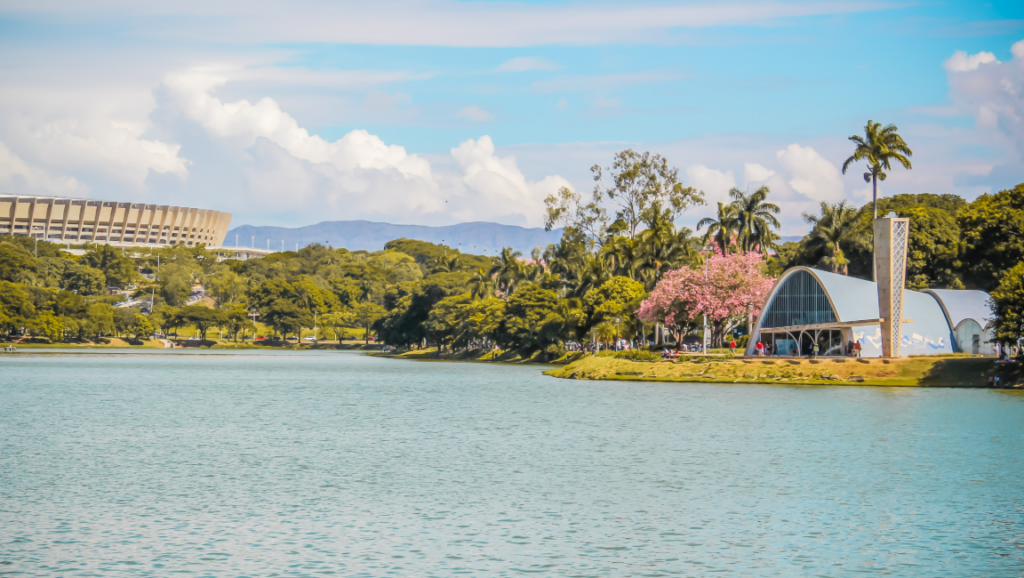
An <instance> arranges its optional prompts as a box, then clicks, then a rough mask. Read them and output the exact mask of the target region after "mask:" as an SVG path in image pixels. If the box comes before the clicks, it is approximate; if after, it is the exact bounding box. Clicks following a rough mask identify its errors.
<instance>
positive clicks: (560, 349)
mask: <svg viewBox="0 0 1024 578" xmlns="http://www.w3.org/2000/svg"><path fill="white" fill-rule="evenodd" d="M565 353H566V351H565V346H564V345H562V344H561V343H552V344H551V345H549V346H547V347H545V348H544V356H545V358H546V359H548V360H552V359H558V358H559V357H562V356H563V355H565Z"/></svg>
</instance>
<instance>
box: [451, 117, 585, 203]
mask: <svg viewBox="0 0 1024 578" xmlns="http://www.w3.org/2000/svg"><path fill="white" fill-rule="evenodd" d="M451 154H452V158H453V159H454V160H455V163H456V164H457V165H458V166H459V168H460V169H461V170H462V174H463V177H462V182H463V183H464V184H465V185H466V187H467V189H468V190H467V191H465V192H462V193H461V194H460V196H461V197H462V201H460V202H463V203H467V204H468V206H469V207H486V206H492V207H503V208H504V210H506V211H510V212H515V213H517V214H520V215H522V217H523V222H524V223H537V222H539V220H540V216H541V215H542V214H543V210H544V198H545V197H546V196H547V195H549V194H551V193H553V192H555V191H557V190H558V189H559V188H561V187H569V188H572V185H570V183H569V181H567V180H565V179H563V178H562V177H560V176H557V175H555V176H548V177H545V178H544V179H542V180H540V181H536V182H532V181H529V180H527V179H526V177H525V176H524V175H523V173H522V171H520V170H519V166H518V165H517V163H516V159H515V157H512V156H509V157H505V158H501V157H498V156H497V155H496V154H495V149H494V142H493V141H492V140H491V137H489V136H486V135H485V136H482V137H480V138H479V139H477V140H473V139H469V140H467V141H465V142H463V143H462V144H460V145H459V146H458V147H456V148H453V149H452V150H451ZM456 210H457V211H458V213H457V214H460V215H461V214H465V215H466V216H467V217H468V213H465V212H464V211H462V210H461V209H456ZM478 211H479V210H478Z"/></svg>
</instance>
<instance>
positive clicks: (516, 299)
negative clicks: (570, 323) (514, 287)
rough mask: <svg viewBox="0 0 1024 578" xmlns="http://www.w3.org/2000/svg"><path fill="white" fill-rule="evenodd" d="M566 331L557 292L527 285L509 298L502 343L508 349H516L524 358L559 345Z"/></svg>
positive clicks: (500, 337)
mask: <svg viewBox="0 0 1024 578" xmlns="http://www.w3.org/2000/svg"><path fill="white" fill-rule="evenodd" d="M565 329H566V323H565V319H564V318H563V317H562V316H561V315H559V314H558V296H557V295H555V293H554V291H551V290H549V289H544V288H543V287H540V286H538V285H526V286H525V287H522V288H521V289H520V290H519V291H517V292H516V293H515V294H513V295H512V296H511V297H509V298H508V305H507V308H506V312H505V319H504V322H503V323H502V328H501V332H500V336H499V339H500V341H501V343H502V344H503V345H504V346H505V348H506V349H508V348H511V349H516V350H519V351H520V352H521V353H523V354H524V355H525V354H529V353H533V352H535V351H541V350H543V349H544V348H545V347H547V346H548V345H552V344H555V343H559V342H560V341H561V339H562V336H563V335H564V334H565Z"/></svg>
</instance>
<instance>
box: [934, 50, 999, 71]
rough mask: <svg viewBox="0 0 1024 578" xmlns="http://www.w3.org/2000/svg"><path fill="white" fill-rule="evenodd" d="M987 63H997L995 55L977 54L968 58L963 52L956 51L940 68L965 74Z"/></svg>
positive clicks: (989, 53)
mask: <svg viewBox="0 0 1024 578" xmlns="http://www.w3.org/2000/svg"><path fill="white" fill-rule="evenodd" d="M989 62H999V61H998V60H996V55H995V54H992V53H991V52H979V53H977V54H973V55H971V56H968V55H967V53H966V52H964V51H963V50H957V51H956V52H954V53H953V56H951V57H950V58H949V60H947V61H945V62H943V63H942V66H943V68H945V69H946V70H947V71H948V72H967V71H968V70H977V69H978V67H979V66H981V65H982V64H988V63H989Z"/></svg>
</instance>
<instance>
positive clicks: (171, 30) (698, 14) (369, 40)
mask: <svg viewBox="0 0 1024 578" xmlns="http://www.w3.org/2000/svg"><path fill="white" fill-rule="evenodd" d="M900 6H902V5H901V4H899V3H890V2H882V1H879V0H862V1H854V0H835V1H829V2H824V1H821V0H796V1H794V2H763V1H759V0H745V1H743V0H741V1H738V2H729V3H713V2H705V3H685V4H673V3H662V2H632V3H627V4H612V3H598V4H592V3H587V4H584V3H556V4H552V5H548V4H539V3H527V2H508V1H505V2H458V1H455V0H421V1H408V0H392V1H380V2H364V3H350V2H332V1H329V0H295V1H293V2H290V3H288V4H287V5H284V4H282V5H279V6H272V5H260V9H258V10H254V9H253V5H252V3H251V2H243V1H242V0H226V1H223V2H208V1H200V0H179V1H178V2H175V3H173V5H169V4H161V3H138V2H129V1H128V0H109V1H107V2H104V3H102V4H101V5H99V6H97V5H95V4H94V3H78V2H66V1H65V2H21V3H17V2H8V3H5V4H4V5H3V8H0V15H7V16H11V17H15V18H18V19H29V18H39V19H51V20H56V21H60V22H67V21H71V20H77V21H81V22H94V21H101V22H103V23H104V24H105V25H107V26H108V27H109V22H111V21H116V20H117V18H118V17H121V18H123V17H124V15H129V18H126V19H125V20H126V21H127V22H128V23H130V26H131V31H132V32H133V33H136V34H145V35H147V36H148V37H151V38H160V37H167V36H171V35H177V36H186V35H187V36H188V37H189V38H191V39H194V40H196V41H197V42H216V43H219V44H223V43H241V44H249V45H268V44H278V43H291V42H301V43H348V44H367V45H377V46H380V45H431V46H516V47H521V46H531V45H534V46H535V45H551V44H563V45H565V44H569V45H581V44H582V45H594V44H608V43H621V42H634V43H668V42H673V41H678V39H679V37H678V34H677V32H676V29H678V28H683V27H685V28H706V27H715V26H729V25H752V24H755V25H756V24H760V25H768V24H771V23H773V22H775V21H777V20H779V19H789V18H799V17H806V16H821V15H829V14H847V13H857V12H869V11H878V10H887V9H891V8H896V7H900Z"/></svg>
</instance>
